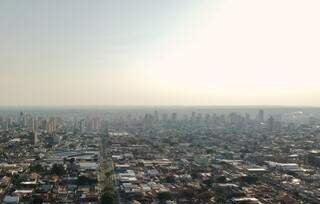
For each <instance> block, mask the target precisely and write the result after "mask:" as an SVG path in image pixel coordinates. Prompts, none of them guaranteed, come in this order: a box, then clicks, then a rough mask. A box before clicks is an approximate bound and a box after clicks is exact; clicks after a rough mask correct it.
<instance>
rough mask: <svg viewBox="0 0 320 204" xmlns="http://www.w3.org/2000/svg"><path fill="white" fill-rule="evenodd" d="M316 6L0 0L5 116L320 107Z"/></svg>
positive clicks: (280, 0)
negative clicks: (41, 109)
mask: <svg viewBox="0 0 320 204" xmlns="http://www.w3.org/2000/svg"><path fill="white" fill-rule="evenodd" d="M319 10H320V1H319V0H268V1H265V0H241V1H237V0H136V1H133V0H116V1H115V0H63V1H62V0H61V1H59V0H28V1H19V0H0V40H1V41H0V42H1V44H0V53H1V54H0V106H73V105H75V106H91V105H97V106H104V105H116V106H125V105H133V106H136V105H141V106H144V105H147V106H158V105H187V106H188V105H205V106H208V105H224V106H228V105H282V106H283V105H284V106H320V80H319V74H320V38H319V36H320V12H319Z"/></svg>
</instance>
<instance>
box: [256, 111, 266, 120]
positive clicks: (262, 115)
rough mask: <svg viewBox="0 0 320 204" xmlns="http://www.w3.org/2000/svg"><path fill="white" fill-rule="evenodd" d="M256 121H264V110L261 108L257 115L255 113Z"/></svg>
mask: <svg viewBox="0 0 320 204" xmlns="http://www.w3.org/2000/svg"><path fill="white" fill-rule="evenodd" d="M257 121H258V122H263V121H264V112H263V110H259V112H258V115H257Z"/></svg>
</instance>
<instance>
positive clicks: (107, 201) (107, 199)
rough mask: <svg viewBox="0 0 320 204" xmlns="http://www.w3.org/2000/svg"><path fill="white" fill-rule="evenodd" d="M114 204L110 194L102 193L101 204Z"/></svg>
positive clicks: (112, 196)
mask: <svg viewBox="0 0 320 204" xmlns="http://www.w3.org/2000/svg"><path fill="white" fill-rule="evenodd" d="M113 203H115V202H114V195H112V194H110V193H103V194H102V196H101V204H113Z"/></svg>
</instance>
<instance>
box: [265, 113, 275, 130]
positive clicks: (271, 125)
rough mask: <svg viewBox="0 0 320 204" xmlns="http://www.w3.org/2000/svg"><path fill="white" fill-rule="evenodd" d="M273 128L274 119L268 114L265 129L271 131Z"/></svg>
mask: <svg viewBox="0 0 320 204" xmlns="http://www.w3.org/2000/svg"><path fill="white" fill-rule="evenodd" d="M274 128H275V121H274V118H273V117H272V116H270V118H269V119H268V120H267V129H268V130H269V131H273V130H274Z"/></svg>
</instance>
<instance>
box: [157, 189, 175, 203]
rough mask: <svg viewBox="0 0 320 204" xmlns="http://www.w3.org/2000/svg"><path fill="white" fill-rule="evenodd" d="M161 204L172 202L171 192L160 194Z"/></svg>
mask: <svg viewBox="0 0 320 204" xmlns="http://www.w3.org/2000/svg"><path fill="white" fill-rule="evenodd" d="M158 199H159V201H160V203H165V202H166V201H167V200H172V194H171V193H170V192H169V191H162V192H159V193H158Z"/></svg>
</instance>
